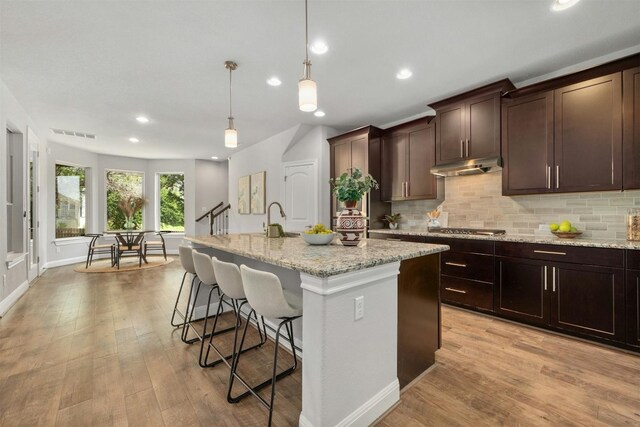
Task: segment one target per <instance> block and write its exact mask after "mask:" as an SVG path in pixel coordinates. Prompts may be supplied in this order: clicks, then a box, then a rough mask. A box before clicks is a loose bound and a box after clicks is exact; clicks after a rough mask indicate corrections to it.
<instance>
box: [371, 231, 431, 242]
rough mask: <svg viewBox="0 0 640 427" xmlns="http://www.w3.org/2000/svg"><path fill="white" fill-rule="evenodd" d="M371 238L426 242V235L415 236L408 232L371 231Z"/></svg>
mask: <svg viewBox="0 0 640 427" xmlns="http://www.w3.org/2000/svg"><path fill="white" fill-rule="evenodd" d="M369 238H370V239H381V240H398V241H401V242H415V243H424V242H425V241H424V239H425V238H424V236H413V235H407V234H387V233H375V232H370V233H369Z"/></svg>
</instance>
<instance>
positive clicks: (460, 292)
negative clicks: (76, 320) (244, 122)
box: [444, 288, 467, 294]
mask: <svg viewBox="0 0 640 427" xmlns="http://www.w3.org/2000/svg"><path fill="white" fill-rule="evenodd" d="M444 290H445V291H451V292H457V293H459V294H466V293H467V291H463V290H461V289H456V288H444Z"/></svg>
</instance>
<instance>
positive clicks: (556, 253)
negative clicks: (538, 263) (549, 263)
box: [533, 250, 567, 255]
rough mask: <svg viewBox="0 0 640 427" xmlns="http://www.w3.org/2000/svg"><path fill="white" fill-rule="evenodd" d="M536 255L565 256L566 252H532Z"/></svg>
mask: <svg viewBox="0 0 640 427" xmlns="http://www.w3.org/2000/svg"><path fill="white" fill-rule="evenodd" d="M533 252H534V253H536V254H549V255H566V254H567V253H566V252H554V251H538V250H534V251H533Z"/></svg>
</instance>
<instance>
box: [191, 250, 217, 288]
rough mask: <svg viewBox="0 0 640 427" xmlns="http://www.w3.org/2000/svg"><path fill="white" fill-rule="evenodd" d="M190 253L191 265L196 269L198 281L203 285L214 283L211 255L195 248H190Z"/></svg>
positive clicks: (214, 276)
mask: <svg viewBox="0 0 640 427" xmlns="http://www.w3.org/2000/svg"><path fill="white" fill-rule="evenodd" d="M192 253H193V266H194V267H195V269H196V274H197V275H198V279H200V281H201V282H202V283H204V284H205V285H215V284H216V275H215V273H214V271H213V263H212V262H211V257H210V256H209V255H207V254H203V253H200V252H198V251H196V250H195V249H193V250H192Z"/></svg>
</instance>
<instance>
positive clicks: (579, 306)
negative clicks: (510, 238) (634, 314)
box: [494, 242, 626, 343]
mask: <svg viewBox="0 0 640 427" xmlns="http://www.w3.org/2000/svg"><path fill="white" fill-rule="evenodd" d="M574 249H580V251H578V252H575V253H573V251H574ZM589 250H592V249H591V248H572V247H558V246H548V247H543V246H539V245H527V244H516V243H504V242H500V243H498V244H496V255H498V256H497V257H496V292H495V302H494V307H495V312H496V313H498V314H500V315H502V316H504V317H507V318H510V319H515V320H520V321H523V322H526V323H529V324H533V325H539V326H546V327H550V328H552V329H556V330H561V331H566V332H569V333H572V334H576V335H580V336H585V337H596V338H599V339H604V340H610V341H614V342H619V343H624V342H625V335H626V330H625V327H626V326H625V325H626V320H625V307H624V301H625V295H624V270H623V269H622V267H623V251H621V250H615V249H610V250H606V249H596V248H594V249H593V250H595V251H607V252H608V253H609V254H608V255H609V256H605V257H604V262H603V263H602V264H603V265H585V264H584V261H582V262H580V261H577V260H578V259H579V258H580V255H581V254H582V253H584V252H585V251H589ZM518 252H520V253H526V252H531V253H533V254H535V255H536V258H537V259H531V258H526V259H525V258H512V257H509V256H501V255H512V254H514V253H518ZM600 253H601V252H600ZM597 258H598V257H597V254H596V253H594V257H593V259H597ZM573 260H576V262H580V263H576V264H573V263H571V261H573ZM558 261H570V262H558ZM615 263H617V266H615V267H614V266H610V265H611V264H615Z"/></svg>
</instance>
